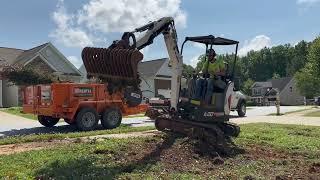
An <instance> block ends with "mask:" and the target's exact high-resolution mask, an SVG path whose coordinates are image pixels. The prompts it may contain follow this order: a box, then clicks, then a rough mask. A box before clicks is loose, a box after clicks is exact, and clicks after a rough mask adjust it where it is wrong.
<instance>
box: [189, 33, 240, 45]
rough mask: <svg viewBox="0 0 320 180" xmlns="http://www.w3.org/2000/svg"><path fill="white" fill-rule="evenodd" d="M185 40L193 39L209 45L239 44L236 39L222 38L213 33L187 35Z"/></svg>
mask: <svg viewBox="0 0 320 180" xmlns="http://www.w3.org/2000/svg"><path fill="white" fill-rule="evenodd" d="M185 41H193V42H197V43H202V44H207V45H234V44H239V42H238V41H234V40H231V39H226V38H222V37H214V36H213V35H208V36H195V37H186V39H185Z"/></svg>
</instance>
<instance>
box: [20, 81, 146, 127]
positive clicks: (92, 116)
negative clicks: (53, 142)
mask: <svg viewBox="0 0 320 180" xmlns="http://www.w3.org/2000/svg"><path fill="white" fill-rule="evenodd" d="M106 86H107V85H105V84H80V83H53V84H50V85H36V86H28V87H26V88H25V89H24V91H23V92H24V94H23V97H24V98H23V111H24V112H25V113H33V114H36V115H38V120H39V122H40V123H41V124H42V125H44V126H46V127H52V126H54V125H56V124H57V123H58V121H59V120H60V119H64V120H65V122H66V123H68V124H76V126H77V127H78V128H79V129H80V130H85V131H87V130H94V129H95V128H96V127H97V125H98V122H99V120H100V119H101V124H102V126H103V127H104V128H106V129H112V128H116V127H118V126H119V125H120V124H121V120H122V116H127V115H132V114H139V113H143V112H145V111H146V109H147V105H146V104H140V105H138V106H135V107H132V106H130V105H129V104H128V103H127V102H126V101H125V100H124V99H125V94H124V93H123V92H122V91H117V92H114V93H112V94H110V93H109V92H108V91H106Z"/></svg>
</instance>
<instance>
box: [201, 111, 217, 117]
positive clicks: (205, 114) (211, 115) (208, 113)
mask: <svg viewBox="0 0 320 180" xmlns="http://www.w3.org/2000/svg"><path fill="white" fill-rule="evenodd" d="M203 116H204V117H213V116H215V114H214V112H205V113H204V114H203Z"/></svg>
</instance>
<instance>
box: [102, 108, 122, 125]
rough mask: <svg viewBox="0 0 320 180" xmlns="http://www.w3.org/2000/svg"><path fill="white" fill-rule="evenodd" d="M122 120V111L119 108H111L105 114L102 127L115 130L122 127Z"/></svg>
mask: <svg viewBox="0 0 320 180" xmlns="http://www.w3.org/2000/svg"><path fill="white" fill-rule="evenodd" d="M121 120H122V114H121V111H120V110H119V109H118V108H109V109H106V110H105V111H104V112H103V115H102V119H101V125H102V126H103V127H104V128H106V129H113V128H116V127H118V126H120V124H121Z"/></svg>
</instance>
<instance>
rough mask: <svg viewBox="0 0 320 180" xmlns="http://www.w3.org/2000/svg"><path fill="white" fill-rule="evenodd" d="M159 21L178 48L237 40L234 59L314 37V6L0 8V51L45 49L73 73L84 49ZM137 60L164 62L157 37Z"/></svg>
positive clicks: (122, 2) (307, 0)
mask: <svg viewBox="0 0 320 180" xmlns="http://www.w3.org/2000/svg"><path fill="white" fill-rule="evenodd" d="M164 16H172V17H174V19H175V24H176V28H177V32H178V38H179V46H180V45H181V43H182V42H183V40H184V38H185V37H186V36H200V35H209V34H212V35H214V36H221V37H225V38H230V39H234V40H238V41H239V42H240V44H239V48H240V49H239V55H240V56H244V55H245V54H246V53H247V52H248V51H250V50H260V49H262V48H264V47H272V46H275V45H280V44H286V43H290V44H292V45H294V44H296V43H297V42H299V41H301V40H306V41H311V40H313V39H314V38H315V37H316V36H318V35H320V21H319V17H320V0H281V1H279V0H268V1H265V0H245V1H239V0H198V1H196V0H117V1H115V0H77V1H74V0H46V1H39V0H28V1H21V0H6V1H1V5H0V22H1V25H0V34H1V36H0V47H11V48H19V49H29V48H32V47H35V46H37V45H40V44H42V43H45V42H49V41H50V42H51V43H52V44H54V45H55V46H56V47H57V48H58V49H59V50H60V51H61V52H62V53H63V54H64V55H65V56H66V57H67V58H68V59H69V60H70V61H71V62H72V63H73V64H74V65H75V66H76V67H77V68H79V67H80V66H81V64H82V60H81V51H82V49H83V48H84V47H86V46H94V47H108V46H109V45H110V44H111V43H112V41H113V40H117V39H120V38H121V35H122V33H123V32H124V31H132V30H133V29H134V28H136V27H139V26H141V25H144V24H146V23H148V22H149V21H154V20H157V19H159V18H161V17H164ZM233 50H234V49H233V48H221V47H217V50H216V51H217V52H218V53H230V52H232V51H233ZM143 53H144V61H147V60H152V59H158V58H163V57H168V55H167V52H166V47H165V44H164V40H163V37H162V35H161V36H159V37H157V38H156V40H155V41H154V43H153V44H152V45H150V46H148V47H146V48H144V49H143ZM203 53H204V47H202V46H199V45H197V44H192V43H190V44H188V45H186V48H185V49H184V54H183V57H184V63H186V64H190V65H192V66H195V65H196V63H197V58H198V56H199V55H201V54H203Z"/></svg>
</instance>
